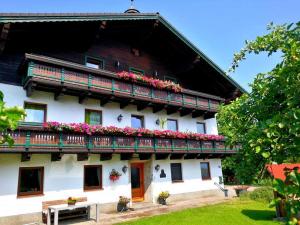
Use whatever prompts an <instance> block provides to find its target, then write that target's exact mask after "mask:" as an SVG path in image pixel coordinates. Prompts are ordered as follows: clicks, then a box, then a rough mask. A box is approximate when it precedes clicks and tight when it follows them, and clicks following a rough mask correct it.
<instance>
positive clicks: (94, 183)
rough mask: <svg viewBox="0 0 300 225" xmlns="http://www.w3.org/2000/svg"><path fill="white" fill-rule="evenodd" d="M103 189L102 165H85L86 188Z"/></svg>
mask: <svg viewBox="0 0 300 225" xmlns="http://www.w3.org/2000/svg"><path fill="white" fill-rule="evenodd" d="M99 189H102V166H101V165H87V166H84V190H99Z"/></svg>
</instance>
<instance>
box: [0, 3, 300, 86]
mask: <svg viewBox="0 0 300 225" xmlns="http://www.w3.org/2000/svg"><path fill="white" fill-rule="evenodd" d="M0 5H1V7H0V12H123V11H124V10H125V9H127V8H128V7H129V5H130V0H26V1H25V0H0ZM135 6H136V8H138V9H139V10H140V11H141V12H160V14H161V15H162V16H163V17H165V18H166V19H167V20H168V21H169V22H170V23H171V24H172V25H174V26H175V27H176V28H177V29H178V30H179V31H180V32H181V33H182V34H183V35H184V36H186V37H187V38H188V39H189V40H190V41H192V42H193V43H194V44H195V45H196V46H197V47H198V48H199V49H200V50H201V51H203V52H204V53H205V54H206V55H207V56H208V57H209V58H211V59H212V60H213V61H214V62H215V63H216V64H218V65H219V66H220V67H221V68H222V69H223V70H227V69H228V67H229V66H230V63H231V61H232V57H233V54H234V52H237V51H238V50H240V49H241V48H242V47H243V46H244V41H245V40H252V39H254V38H255V37H256V36H258V35H263V34H264V33H266V25H267V24H269V23H270V22H271V21H273V22H274V23H275V24H283V23H290V22H296V21H299V20H300V11H299V9H300V0H247V1H246V0H239V1H237V0H189V1H188V0H185V1H183V0H181V1H179V0H135ZM278 60H279V56H277V55H276V56H273V57H270V58H267V57H266V56H265V55H262V56H252V55H251V56H250V57H249V58H248V60H246V61H245V62H243V63H242V64H241V66H240V67H239V68H238V70H237V71H236V72H235V73H234V74H231V76H232V77H233V79H235V80H236V81H237V82H238V83H239V84H241V85H242V86H243V87H244V88H246V89H247V90H250V89H249V87H248V83H251V82H252V81H253V79H254V77H255V75H256V74H257V73H259V72H267V71H269V70H270V69H271V68H272V67H273V66H274V65H275V64H276V62H278Z"/></svg>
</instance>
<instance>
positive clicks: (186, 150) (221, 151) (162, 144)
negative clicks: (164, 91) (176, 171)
mask: <svg viewBox="0 0 300 225" xmlns="http://www.w3.org/2000/svg"><path fill="white" fill-rule="evenodd" d="M10 135H11V136H12V137H13V138H14V140H15V143H14V146H13V147H9V146H8V145H0V153H101V154H102V153H119V154H122V153H154V154H164V153H166V154H179V153H181V154H193V155H194V156H195V157H196V156H198V157H207V156H211V157H213V156H217V155H218V156H224V155H226V154H234V153H236V152H237V151H238V147H235V148H227V147H226V146H225V144H224V141H197V140H187V139H169V138H153V137H130V136H105V135H91V136H89V135H84V134H78V133H62V132H50V131H45V130H43V129H42V128H41V129H40V130H34V129H31V130H28V129H26V128H22V129H20V130H18V131H14V132H10Z"/></svg>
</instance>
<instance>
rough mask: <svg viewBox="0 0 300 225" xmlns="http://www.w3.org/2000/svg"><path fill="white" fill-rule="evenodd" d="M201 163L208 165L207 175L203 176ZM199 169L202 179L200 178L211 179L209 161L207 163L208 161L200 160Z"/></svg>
mask: <svg viewBox="0 0 300 225" xmlns="http://www.w3.org/2000/svg"><path fill="white" fill-rule="evenodd" d="M201 164H207V165H208V174H209V176H208V177H205V178H203V174H202V167H201ZM200 171H201V179H202V180H211V173H210V163H209V162H200Z"/></svg>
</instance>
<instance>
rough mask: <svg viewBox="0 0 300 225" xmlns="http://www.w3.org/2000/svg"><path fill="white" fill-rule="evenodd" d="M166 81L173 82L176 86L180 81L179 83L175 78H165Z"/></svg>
mask: <svg viewBox="0 0 300 225" xmlns="http://www.w3.org/2000/svg"><path fill="white" fill-rule="evenodd" d="M164 79H165V80H169V81H172V82H174V83H175V84H177V83H178V81H177V79H176V78H175V77H169V76H165V77H164Z"/></svg>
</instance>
